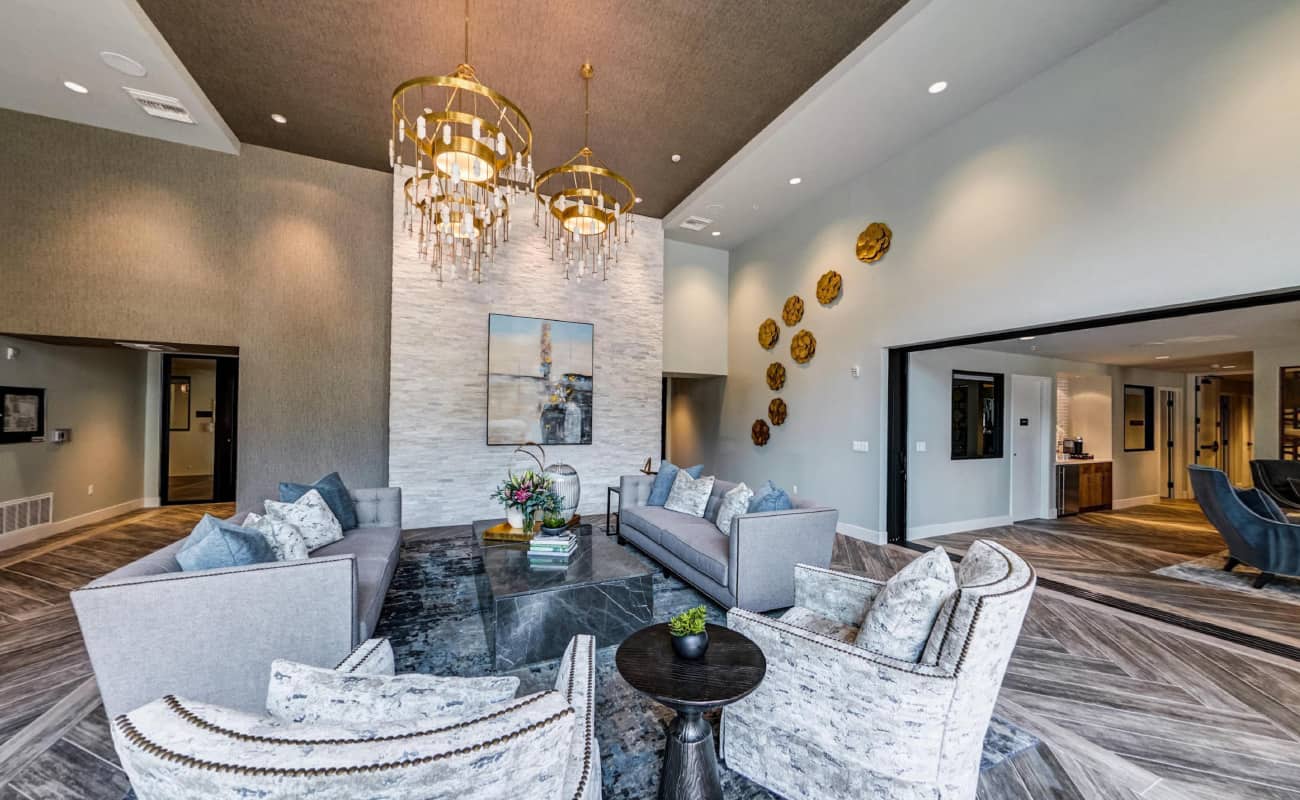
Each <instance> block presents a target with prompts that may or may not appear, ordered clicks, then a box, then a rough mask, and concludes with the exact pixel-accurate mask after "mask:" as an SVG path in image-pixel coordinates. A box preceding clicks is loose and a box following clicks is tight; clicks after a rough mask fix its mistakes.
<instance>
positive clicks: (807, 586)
mask: <svg viewBox="0 0 1300 800" xmlns="http://www.w3.org/2000/svg"><path fill="white" fill-rule="evenodd" d="M884 586H885V584H884V583H882V582H881V581H873V580H871V579H870V578H864V577H862V576H861V575H850V574H848V573H846V572H835V571H832V570H829V569H821V568H820V567H812V566H809V565H807V564H796V565H795V568H794V604H795V605H797V606H802V607H804V608H806V609H808V610H809V611H815V612H816V613H818V614H820V615H821V616H823V617H826V618H828V619H833V620H835V621H836V622H838V623H840V624H842V625H852V626H853V627H855V628H860V627H862V618H863V616H865V615H866V613H867V605H868V604H870V603H871V601H872V600H875V598H876V595H878V594H880V590H881V589H882V588H884Z"/></svg>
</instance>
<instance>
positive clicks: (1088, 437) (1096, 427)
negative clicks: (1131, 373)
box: [1064, 365, 1115, 460]
mask: <svg viewBox="0 0 1300 800" xmlns="http://www.w3.org/2000/svg"><path fill="white" fill-rule="evenodd" d="M1076 366H1077V365H1071V366H1067V367H1064V369H1065V370H1070V369H1074V368H1075V367H1076ZM1067 380H1068V381H1069V404H1070V424H1069V426H1068V430H1066V432H1065V435H1066V436H1069V437H1071V438H1076V437H1078V438H1082V439H1083V449H1084V452H1087V453H1092V455H1093V456H1094V457H1095V458H1099V459H1102V460H1106V459H1109V458H1110V457H1111V455H1112V451H1113V449H1114V448H1113V446H1112V444H1111V440H1112V438H1113V435H1112V431H1113V430H1114V424H1115V417H1114V413H1113V405H1114V401H1113V398H1114V395H1115V381H1114V378H1113V377H1112V376H1111V374H1110V372H1109V371H1107V372H1105V373H1103V374H1099V375H1089V374H1086V373H1085V374H1072V375H1069V376H1068V378H1067Z"/></svg>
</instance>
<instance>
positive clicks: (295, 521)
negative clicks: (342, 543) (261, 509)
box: [263, 489, 343, 551]
mask: <svg viewBox="0 0 1300 800" xmlns="http://www.w3.org/2000/svg"><path fill="white" fill-rule="evenodd" d="M263 505H265V506H266V515H267V516H268V517H270V518H271V519H273V520H277V521H280V522H288V523H291V524H292V525H294V526H295V527H297V528H298V530H299V532H301V533H302V538H303V539H305V540H306V541H307V550H308V551H312V550H315V549H316V548H318V547H324V546H325V545H327V544H332V543H333V542H337V541H338V540H340V539H342V538H343V526H342V525H340V524H339V520H338V518H337V517H335V516H334V512H333V511H330V507H329V506H328V505H327V504H326V503H325V498H323V497H321V496H320V492H318V491H316V490H315V489H312V490H311V491H310V492H308V493H307V494H305V495H303V496H302V497H299V498H298V499H297V500H295V501H294V502H292V503H281V502H279V501H278V500H267V501H266V502H265V503H264V504H263Z"/></svg>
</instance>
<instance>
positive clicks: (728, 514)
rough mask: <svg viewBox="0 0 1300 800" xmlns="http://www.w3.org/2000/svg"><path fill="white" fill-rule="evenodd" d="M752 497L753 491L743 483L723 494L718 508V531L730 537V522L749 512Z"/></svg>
mask: <svg viewBox="0 0 1300 800" xmlns="http://www.w3.org/2000/svg"><path fill="white" fill-rule="evenodd" d="M753 497H754V491H753V490H752V489H750V488H749V487H748V486H746V485H745V484H744V483H743V482H741V483H738V484H736V486H735V488H733V489H732V490H731V491H729V492H727V493H726V494H724V495H723V496H722V505H720V506H718V521H717V526H718V530H720V531H722V532H723V533H725V534H727V535H728V536H730V535H731V520H732V519H734V518H735V517H736V516H737V515H739V514H744V513H746V512H747V511H749V501H750V500H751V499H753Z"/></svg>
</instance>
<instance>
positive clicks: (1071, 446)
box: [1061, 436, 1086, 458]
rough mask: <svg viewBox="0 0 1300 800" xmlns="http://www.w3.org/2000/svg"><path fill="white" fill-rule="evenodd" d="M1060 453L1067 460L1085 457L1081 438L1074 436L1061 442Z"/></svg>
mask: <svg viewBox="0 0 1300 800" xmlns="http://www.w3.org/2000/svg"><path fill="white" fill-rule="evenodd" d="M1061 452H1062V453H1064V454H1065V455H1066V457H1068V458H1081V457H1083V456H1084V455H1086V454H1085V453H1084V450H1083V437H1082V436H1076V437H1074V438H1073V439H1066V440H1065V441H1063V442H1061Z"/></svg>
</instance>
